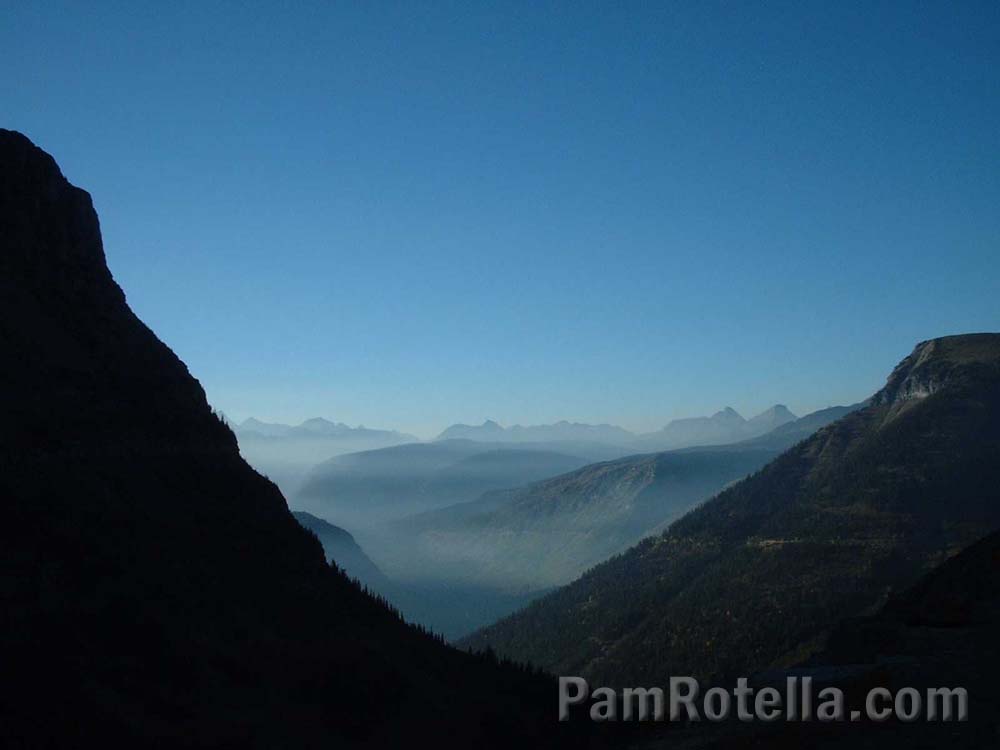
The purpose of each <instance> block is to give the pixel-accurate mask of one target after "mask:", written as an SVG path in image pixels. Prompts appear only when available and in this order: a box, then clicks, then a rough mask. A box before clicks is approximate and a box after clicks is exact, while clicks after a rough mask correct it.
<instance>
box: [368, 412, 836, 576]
mask: <svg viewBox="0 0 1000 750" xmlns="http://www.w3.org/2000/svg"><path fill="white" fill-rule="evenodd" d="M851 408H852V407H833V408H831V409H824V410H823V411H822V412H817V413H816V414H810V415H808V416H807V417H803V418H802V419H800V420H796V421H795V422H791V423H786V424H783V425H782V426H781V427H779V428H778V430H775V431H774V432H775V433H777V432H778V431H779V430H780V434H768V435H767V436H762V437H760V438H755V439H754V440H750V441H745V442H742V443H737V444H734V445H728V446H714V447H707V448H688V449H685V450H680V451H672V452H664V453H657V454H649V455H640V456H630V457H628V458H623V459H619V460H616V461H609V462H605V463H599V464H593V465H589V466H585V467H584V468H582V469H578V470H576V471H573V472H570V473H568V474H564V475H562V476H557V477H554V478H552V479H547V480H543V481H540V482H536V483H534V484H531V485H529V486H527V487H523V488H519V489H516V490H513V491H497V492H492V493H487V494H486V495H484V496H483V497H481V498H480V499H479V500H478V501H476V502H474V503H466V504H462V505H458V506H452V507H449V508H443V509H441V510H437V511H432V512H429V513H425V514H421V515H418V516H414V517H411V518H406V519H403V520H401V521H399V522H398V523H396V524H394V527H393V528H394V530H395V532H396V535H395V537H393V539H392V543H391V544H388V545H385V546H386V552H385V554H386V555H387V559H390V560H394V561H395V564H396V565H397V566H398V567H400V568H409V569H411V570H415V571H419V572H420V573H421V574H423V575H427V574H433V576H434V577H435V578H438V579H443V580H456V581H466V582H469V581H475V582H476V583H478V584H481V585H490V586H497V587H501V588H507V589H513V590H517V591H525V590H526V591H537V590H541V589H546V588H551V587H554V586H561V585H565V584H567V583H569V582H570V581H572V580H573V579H574V578H577V577H578V576H579V575H581V574H582V573H583V572H584V571H586V570H587V569H588V568H590V567H592V566H594V565H596V564H597V563H600V562H603V561H604V560H607V559H608V558H609V557H611V556H612V555H615V554H618V553H620V552H623V551H624V550H626V549H628V548H629V547H630V546H632V545H633V544H636V543H637V542H638V541H639V540H641V539H642V538H643V537H646V536H648V535H650V534H652V533H654V532H657V531H660V530H662V528H663V527H664V526H665V525H666V524H668V523H670V522H671V521H674V520H676V519H677V518H679V517H680V516H681V515H683V514H684V513H685V512H687V511H688V510H690V509H691V508H692V507H694V506H695V505H696V504H697V503H699V502H701V501H703V500H706V499H708V498H709V497H711V496H712V495H714V494H716V493H717V492H719V491H720V490H721V489H723V488H724V487H725V486H726V485H727V484H730V483H731V482H735V481H736V480H738V479H742V478H743V477H745V476H747V475H748V474H750V473H752V472H754V471H756V470H757V469H759V468H761V467H762V466H764V465H765V464H766V463H767V462H768V461H770V460H772V459H773V458H775V457H776V456H777V455H778V454H779V453H780V452H781V451H782V450H785V449H786V448H789V447H790V446H792V445H794V444H795V443H796V442H798V441H799V440H801V439H803V438H805V437H808V436H809V435H810V434H811V433H813V432H815V431H816V429H818V428H819V427H820V426H821V425H822V424H826V423H828V422H830V421H833V420H834V419H836V418H837V417H839V416H841V415H843V414H844V413H846V412H848V411H849V410H850V409H851ZM404 560H405V562H404ZM414 561H419V562H418V563H417V564H414Z"/></svg>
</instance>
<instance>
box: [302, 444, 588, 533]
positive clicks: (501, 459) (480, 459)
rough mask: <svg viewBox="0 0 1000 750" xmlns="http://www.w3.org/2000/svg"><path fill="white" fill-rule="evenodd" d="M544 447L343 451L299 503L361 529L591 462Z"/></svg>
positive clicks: (314, 476)
mask: <svg viewBox="0 0 1000 750" xmlns="http://www.w3.org/2000/svg"><path fill="white" fill-rule="evenodd" d="M589 460H590V459H588V458H587V457H583V456H575V455H567V454H564V453H559V452H556V451H552V450H545V449H543V448H542V447H540V446H529V447H522V446H497V445H492V444H484V443H477V442H473V441H470V440H447V441H442V442H436V443H417V444H411V445H400V446H396V447H393V448H383V449H381V450H377V451H364V452H361V453H352V454H348V455H346V456H337V457H336V458H333V459H331V460H330V461H327V462H325V463H323V464H321V465H320V466H317V467H316V468H315V469H314V470H313V471H312V473H311V474H310V476H309V478H308V479H307V481H306V482H305V485H304V486H303V488H302V490H301V491H300V492H299V493H298V494H297V495H296V496H295V498H294V500H293V502H294V505H295V506H296V507H297V508H302V509H304V510H307V511H309V512H311V513H315V514H316V515H319V516H321V517H323V518H328V519H330V520H331V521H334V522H335V523H338V524H341V525H343V526H345V527H348V528H350V529H351V530H352V531H354V532H356V533H357V532H360V531H361V530H362V529H365V528H368V527H371V526H372V525H374V524H378V523H382V522H384V521H388V520H392V519H394V518H401V517H403V516H407V515H411V514H414V513H420V512H422V511H426V510H431V509H434V508H440V507H443V506H446V505H452V504H454V503H460V502H463V501H469V500H474V499H475V498H477V497H479V495H481V494H482V493H484V492H487V491H489V490H495V489H502V488H505V487H516V486H519V485H522V484H525V483H527V482H533V481H536V480H538V479H542V478H545V477H550V476H553V475H555V474H562V473H564V472H567V471H571V470H573V469H576V468H579V467H581V466H583V465H585V464H587V463H588V462H589Z"/></svg>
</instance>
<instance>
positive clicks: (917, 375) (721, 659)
mask: <svg viewBox="0 0 1000 750" xmlns="http://www.w3.org/2000/svg"><path fill="white" fill-rule="evenodd" d="M998 457H1000V334H973V335H967V336H952V337H946V338H941V339H935V340H932V341H926V342H923V343H921V344H919V345H918V346H917V347H916V349H915V350H914V352H913V353H912V354H911V355H910V356H908V357H907V358H906V359H904V360H903V362H902V363H901V364H900V365H899V366H898V367H897V368H896V370H895V371H894V372H893V373H892V375H891V376H890V377H889V379H888V382H887V384H886V386H885V387H884V388H883V389H882V390H881V391H879V392H878V393H877V394H876V395H875V396H874V397H873V398H872V400H871V403H870V405H868V406H866V407H864V408H862V409H859V410H857V411H855V412H853V413H851V414H848V415H847V416H845V417H843V418H842V419H840V420H838V421H837V422H835V423H833V424H831V425H829V426H827V427H825V428H823V429H821V430H820V431H819V432H817V433H816V434H815V435H813V436H812V437H810V438H808V439H807V440H805V441H803V442H801V443H799V444H798V445H796V446H795V447H794V448H793V449H791V450H789V451H788V452H786V453H784V454H783V455H781V456H780V457H779V458H778V459H776V460H775V461H773V462H772V463H770V464H769V465H768V466H766V467H765V468H764V469H763V470H761V471H760V472H758V473H756V474H754V475H753V476H752V477H749V478H747V479H745V480H744V481H742V482H739V483H738V484H736V485H734V486H733V487H731V488H729V489H727V490H725V491H724V492H722V493H721V494H719V495H718V496H717V497H715V498H714V499H712V500H711V501H709V502H707V503H705V504H704V505H702V506H700V507H699V508H697V509H696V510H694V511H692V512H690V513H688V514H687V515H686V516H685V517H684V518H682V519H681V520H679V521H677V522H676V523H674V524H673V525H672V526H671V527H670V528H669V529H668V530H667V532H666V533H664V534H663V535H661V536H659V537H655V538H651V539H647V540H645V541H643V542H642V543H641V544H639V545H638V546H637V547H635V548H633V549H631V550H629V551H628V552H627V553H626V554H624V555H622V556H620V557H618V558H615V559H613V560H611V561H609V562H607V563H605V564H603V565H600V566H598V567H597V568H595V569H593V570H591V571H590V572H589V573H587V574H586V575H584V576H583V577H582V578H581V579H579V580H577V581H575V582H574V583H573V584H571V585H570V586H567V587H565V588H564V589H561V590H559V591H557V592H555V593H553V594H551V595H549V596H547V597H545V598H543V599H541V600H539V601H537V602H535V603H534V604H532V605H530V606H529V607H528V608H527V609H525V610H523V611H521V612H519V613H517V614H515V615H514V616H512V617H510V618H508V619H506V620H502V621H500V622H499V623H497V624H495V625H494V626H492V627H490V628H487V629H485V630H483V631H481V632H480V633H479V634H477V635H476V636H474V637H472V638H470V639H468V640H467V642H466V643H467V645H470V646H478V647H482V646H486V645H490V646H492V647H493V648H495V649H496V650H497V651H498V652H499V653H502V654H506V655H509V656H515V657H517V658H519V659H528V660H531V661H533V662H534V663H536V664H539V665H543V666H546V667H549V668H551V669H553V670H554V671H557V672H558V673H562V674H567V673H577V672H580V673H583V674H585V675H589V676H591V677H592V678H594V680H595V681H598V682H609V683H611V684H621V685H635V684H639V685H642V684H646V683H652V684H660V681H661V680H663V679H664V678H665V677H666V676H668V675H670V674H695V675H702V676H706V677H712V676H716V677H720V678H727V677H731V676H733V675H740V674H749V673H751V672H753V671H755V670H759V669H763V668H765V667H768V666H780V665H782V664H792V663H795V662H797V661H801V660H802V659H803V658H806V657H807V656H808V655H809V654H811V653H814V652H815V651H816V650H817V649H818V648H819V647H820V646H821V643H822V638H823V636H824V635H825V634H826V633H828V632H829V630H830V629H831V628H832V627H833V626H834V624H835V623H837V622H838V621H839V620H841V619H842V618H843V617H844V616H846V615H850V614H852V613H853V614H861V613H863V612H865V611H866V610H870V609H871V608H873V607H876V606H878V605H879V604H880V603H881V602H883V601H884V599H885V597H886V594H887V593H888V592H890V591H892V590H899V589H901V588H903V587H906V586H908V585H910V584H912V583H913V582H914V581H915V580H916V579H917V578H918V577H919V576H920V575H921V574H922V573H924V572H926V571H927V570H928V569H929V568H931V567H933V566H934V565H936V564H938V563H940V562H941V561H942V560H943V559H945V558H946V557H947V556H948V555H950V554H953V553H954V552H956V551H958V550H961V549H962V548H964V547H966V546H968V545H969V544H971V543H972V542H974V541H975V540H976V539H978V538H980V537H982V536H984V535H985V534H986V533H988V532H990V531H991V530H993V529H995V528H997V527H998V526H1000V502H998V500H1000V461H998V460H997V459H998Z"/></svg>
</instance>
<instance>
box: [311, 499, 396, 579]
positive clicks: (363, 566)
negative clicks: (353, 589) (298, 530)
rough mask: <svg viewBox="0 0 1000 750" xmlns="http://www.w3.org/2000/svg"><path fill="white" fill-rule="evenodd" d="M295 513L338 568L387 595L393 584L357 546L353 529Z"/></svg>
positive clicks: (328, 558)
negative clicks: (346, 529)
mask: <svg viewBox="0 0 1000 750" xmlns="http://www.w3.org/2000/svg"><path fill="white" fill-rule="evenodd" d="M292 515H293V516H295V520H296V521H298V522H299V523H300V524H302V526H304V527H305V528H307V529H309V531H311V532H312V533H313V534H315V535H316V538H317V539H319V543H320V544H322V545H323V552H325V553H326V558H327V560H329V561H330V562H332V563H336V565H337V567H339V568H340V569H341V570H343V571H344V572H345V573H347V575H349V576H350V577H351V578H354V579H357V580H358V581H359V582H360V583H362V584H364V585H365V586H367V587H368V588H369V589H371V590H373V591H376V592H378V593H380V594H383V595H385V594H386V592H387V590H388V589H389V587H390V584H389V579H387V578H386V577H385V574H384V573H383V572H382V571H381V570H379V569H378V566H377V565H375V563H373V562H372V561H371V558H369V557H368V555H366V554H365V551H364V550H363V549H361V547H360V546H358V543H357V542H356V541H355V540H354V537H353V536H351V534H350V532H348V531H345V530H344V529H342V528H340V527H339V526H334V525H333V524H332V523H329V522H327V521H324V520H323V519H322V518H317V517H316V516H314V515H312V514H311V513H305V512H303V511H297V512H295V513H292Z"/></svg>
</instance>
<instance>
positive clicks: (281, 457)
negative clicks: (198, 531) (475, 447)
mask: <svg viewBox="0 0 1000 750" xmlns="http://www.w3.org/2000/svg"><path fill="white" fill-rule="evenodd" d="M233 432H235V433H236V439H237V440H238V441H239V445H240V453H241V454H242V455H243V458H245V459H246V460H247V463H249V464H250V465H251V466H253V467H254V468H255V469H257V471H259V472H261V473H262V474H264V476H266V477H267V478H268V479H270V480H272V481H273V482H274V483H275V484H277V485H278V487H280V488H281V491H282V492H283V493H285V495H286V496H288V497H291V496H293V495H294V494H295V493H296V492H298V491H299V489H300V488H301V487H302V483H303V481H304V480H305V478H306V476H307V475H308V473H309V471H310V470H311V469H312V468H313V467H314V466H316V464H319V463H322V462H323V461H327V460H329V459H330V458H333V457H334V456H340V455H343V454H345V453H356V452H358V451H367V450H377V449H378V448H387V447H389V446H393V445H402V444H405V443H415V442H417V438H415V437H414V436H413V435H407V434H406V433H402V432H396V431H395V430H371V429H368V428H366V427H349V426H347V425H345V424H342V423H340V422H330V421H328V420H326V419H322V418H318V417H317V418H314V419H307V420H306V421H305V422H303V423H302V424H300V425H294V426H293V425H287V424H273V423H268V422H261V421H260V420H257V419H254V418H252V417H251V418H250V419H247V420H245V421H244V422H242V423H240V424H239V425H236V426H235V427H233Z"/></svg>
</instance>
